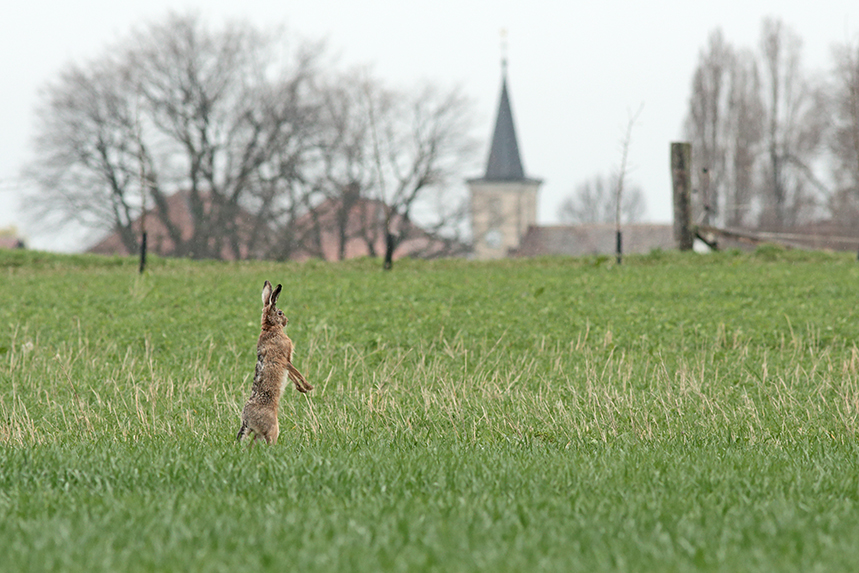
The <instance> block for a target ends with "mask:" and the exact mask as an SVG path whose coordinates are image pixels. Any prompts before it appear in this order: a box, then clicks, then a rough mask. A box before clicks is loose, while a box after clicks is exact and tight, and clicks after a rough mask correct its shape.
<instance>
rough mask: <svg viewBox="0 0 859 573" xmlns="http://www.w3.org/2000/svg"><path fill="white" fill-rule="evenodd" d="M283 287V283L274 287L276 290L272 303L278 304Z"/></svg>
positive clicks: (272, 296)
mask: <svg viewBox="0 0 859 573" xmlns="http://www.w3.org/2000/svg"><path fill="white" fill-rule="evenodd" d="M282 288H283V285H280V284H279V285H277V286H276V287H274V292H273V293H272V295H271V304H277V297H279V296H280V289H282Z"/></svg>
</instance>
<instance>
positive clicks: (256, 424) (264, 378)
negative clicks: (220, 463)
mask: <svg viewBox="0 0 859 573" xmlns="http://www.w3.org/2000/svg"><path fill="white" fill-rule="evenodd" d="M281 289H282V285H277V286H276V287H275V288H274V289H272V286H271V283H270V282H268V281H265V284H264V285H263V289H262V318H261V319H260V326H261V329H262V330H261V332H260V335H259V340H258V341H257V364H256V369H255V371H254V382H253V386H252V388H251V396H250V398H248V401H247V403H246V404H245V407H244V409H243V410H242V427H241V428H240V429H239V433H238V436H236V439H237V440H238V441H242V440H243V439H244V438H245V436H248V435H249V434H251V433H252V434H253V435H254V439H255V440H265V441H266V443H268V444H275V443H276V442H277V435H278V433H279V432H280V428H279V426H278V422H277V412H278V406H279V404H280V396H281V394H283V390H284V388H285V387H286V384H287V381H288V380H292V382H293V384H295V389H296V390H298V391H299V392H310V391H311V390H313V386H311V385H310V384H308V383H307V380H305V379H304V376H302V375H301V372H299V371H298V369H297V368H296V367H295V366H293V365H292V350H293V344H292V340H290V338H289V337H288V336H287V335H286V332H285V331H284V328H286V325H287V323H288V322H289V319H287V318H286V315H285V314H283V311H282V310H280V309H279V308H277V298H278V296H280V291H281Z"/></svg>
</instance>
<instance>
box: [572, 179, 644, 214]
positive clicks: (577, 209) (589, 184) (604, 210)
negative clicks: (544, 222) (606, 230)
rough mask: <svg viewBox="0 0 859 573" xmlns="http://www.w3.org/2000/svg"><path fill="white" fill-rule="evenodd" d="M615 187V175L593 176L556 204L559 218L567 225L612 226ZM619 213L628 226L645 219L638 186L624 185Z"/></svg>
mask: <svg viewBox="0 0 859 573" xmlns="http://www.w3.org/2000/svg"><path fill="white" fill-rule="evenodd" d="M618 185H619V182H618V174H613V175H612V176H610V177H606V176H604V175H595V176H593V177H592V178H590V179H588V180H587V181H584V182H582V183H580V184H579V185H578V186H577V187H576V190H575V193H573V194H571V195H569V196H567V197H566V198H565V199H564V200H563V201H562V202H561V204H560V205H559V207H558V219H559V220H560V221H561V222H563V223H568V224H586V223H614V222H615V221H616V216H617V203H616V199H617V189H618ZM620 210H621V216H622V218H623V220H624V221H626V222H627V223H635V222H637V221H640V220H641V219H642V218H643V217H644V214H645V213H646V210H647V209H646V201H645V198H644V193H643V192H642V190H641V187H639V186H637V185H630V184H628V183H625V184H624V192H623V198H622V200H621V208H620Z"/></svg>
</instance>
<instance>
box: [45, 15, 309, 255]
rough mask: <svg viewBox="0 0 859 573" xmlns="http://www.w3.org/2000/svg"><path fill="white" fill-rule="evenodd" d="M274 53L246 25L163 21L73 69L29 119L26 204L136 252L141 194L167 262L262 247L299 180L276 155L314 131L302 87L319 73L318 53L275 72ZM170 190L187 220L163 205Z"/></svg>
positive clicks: (298, 149) (297, 146) (293, 150)
mask: <svg viewBox="0 0 859 573" xmlns="http://www.w3.org/2000/svg"><path fill="white" fill-rule="evenodd" d="M278 45H279V44H278V40H277V39H276V38H275V37H273V36H265V35H263V34H261V33H260V32H258V31H257V30H255V29H253V28H251V27H249V26H247V25H243V24H232V25H228V26H227V27H225V28H224V29H223V30H220V31H216V32H212V31H209V30H208V29H207V28H206V27H205V26H204V24H203V22H202V21H201V19H200V18H199V17H197V16H193V15H190V16H177V15H171V16H170V17H168V18H167V19H166V20H165V21H163V22H159V23H155V24H152V25H150V26H148V27H146V28H144V29H143V30H142V31H139V32H137V33H136V34H134V35H133V36H132V38H131V40H130V41H129V42H127V43H126V44H125V45H123V46H119V47H115V48H112V49H111V50H109V51H108V55H106V56H103V57H102V58H100V59H98V60H96V61H94V62H92V63H90V64H89V65H88V66H75V65H72V66H70V67H69V69H68V70H67V71H66V72H65V73H63V74H62V75H61V76H60V78H59V80H58V81H56V82H54V83H52V84H51V85H49V86H48V88H47V90H46V92H45V96H46V97H45V101H44V102H43V105H42V107H41V109H40V110H39V118H40V123H39V126H38V134H39V135H38V138H37V143H38V145H37V159H36V161H35V162H34V164H33V166H32V168H31V169H30V172H31V173H33V174H34V176H35V178H36V181H37V182H38V183H39V186H40V188H41V193H40V194H39V195H38V196H37V197H34V200H33V201H32V204H33V206H34V208H35V209H36V210H37V211H38V212H41V213H49V214H52V215H54V216H57V217H59V218H61V219H68V218H75V219H77V220H78V221H80V222H83V223H86V224H88V225H90V226H92V227H94V228H97V229H105V230H106V229H110V230H113V231H116V232H118V233H119V234H120V236H121V237H122V242H123V244H124V245H125V247H126V249H128V250H129V251H131V252H134V251H135V250H136V236H135V230H134V228H133V224H134V221H135V220H136V219H137V218H138V217H139V216H140V214H141V209H142V203H143V202H142V197H143V194H144V193H146V194H148V195H149V196H150V198H151V203H152V204H153V205H154V207H155V209H154V211H153V212H154V215H155V216H156V217H157V219H158V221H159V223H160V224H161V225H162V226H163V228H164V229H165V232H166V233H167V235H168V237H169V239H170V241H171V242H172V244H173V253H174V254H176V255H184V256H193V257H216V258H217V257H221V256H224V254H225V253H229V254H230V255H231V256H232V257H234V258H243V257H247V256H252V255H254V254H259V253H260V252H264V251H265V248H266V247H265V245H264V244H263V243H264V241H265V240H266V238H267V237H266V235H267V233H266V232H261V229H264V228H266V226H267V225H268V224H269V223H270V222H271V221H270V219H271V210H272V208H273V205H274V204H275V203H277V202H278V201H281V202H282V201H283V196H282V193H281V191H282V189H283V188H284V186H285V185H288V182H284V178H288V177H294V176H295V175H296V174H295V171H294V170H293V171H284V170H283V164H282V162H283V158H284V157H285V156H287V155H290V154H292V155H293V156H295V155H301V153H302V152H303V148H302V145H303V143H304V142H305V141H306V137H305V134H306V132H307V130H308V129H309V128H310V127H311V125H312V118H313V113H312V112H313V110H312V105H310V104H307V103H305V101H304V95H305V94H304V91H305V86H306V85H308V84H309V83H310V81H311V79H312V78H313V76H314V75H315V74H316V68H315V61H316V53H317V50H315V49H307V50H302V51H301V52H300V53H299V55H298V57H297V58H296V60H295V61H294V62H291V63H290V64H289V65H288V66H287V67H286V69H281V70H278V71H276V72H274V73H273V64H274V62H275V57H276V54H277V50H276V47H277V46H278ZM141 172H142V173H144V175H145V176H144V178H141V177H140V176H139V174H140V173H141ZM272 178H275V179H278V180H279V182H280V184H279V185H276V186H273V185H270V183H271V179H272ZM141 179H143V180H144V181H141ZM177 192H182V193H184V194H186V203H187V209H186V212H187V218H188V219H189V220H187V221H182V220H180V214H178V213H177V212H176V205H177V203H176V202H171V201H170V200H168V198H169V197H170V196H171V195H174V194H176V193H177ZM189 228H190V233H189V232H188V229H189Z"/></svg>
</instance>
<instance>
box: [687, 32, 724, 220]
mask: <svg viewBox="0 0 859 573" xmlns="http://www.w3.org/2000/svg"><path fill="white" fill-rule="evenodd" d="M734 68H735V56H734V49H733V48H732V47H731V46H730V45H729V44H728V43H727V42H726V41H725V39H724V37H723V36H722V31H721V30H720V29H716V30H715V31H713V32H712V33H711V34H710V38H709V41H708V44H707V49H706V50H702V51H701V52H700V53H699V54H698V67H697V68H696V70H695V75H694V77H693V79H692V97H691V98H690V100H689V113H688V116H687V118H686V137H687V139H688V140H689V141H690V142H691V143H692V148H693V149H694V150H695V152H694V154H693V165H694V166H693V186H694V187H695V189H697V190H698V191H699V192H700V194H701V196H702V197H701V203H702V207H703V210H704V216H705V217H709V216H713V217H714V218H716V217H717V216H718V214H719V210H720V209H719V207H720V203H721V202H722V201H723V199H724V198H725V197H726V196H727V195H728V191H727V187H728V169H727V163H728V155H729V149H730V147H731V142H730V135H731V134H730V127H731V122H730V117H729V113H730V111H731V110H730V97H731V88H732V82H731V80H732V78H733V73H734Z"/></svg>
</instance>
